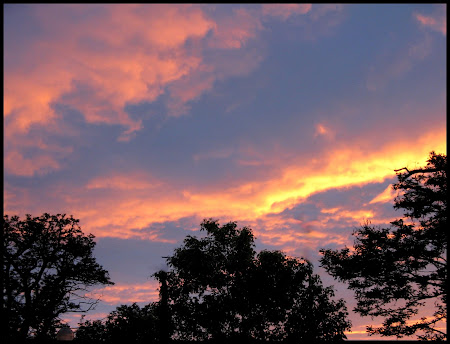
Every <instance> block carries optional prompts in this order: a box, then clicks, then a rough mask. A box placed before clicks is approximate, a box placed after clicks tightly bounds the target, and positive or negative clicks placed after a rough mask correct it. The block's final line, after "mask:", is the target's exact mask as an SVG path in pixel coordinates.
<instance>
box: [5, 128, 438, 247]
mask: <svg viewBox="0 0 450 344" xmlns="http://www.w3.org/2000/svg"><path fill="white" fill-rule="evenodd" d="M356 147H358V145H357V144H356V143H355V142H353V143H350V146H348V145H344V144H341V145H340V146H337V145H336V147H335V148H334V149H333V150H330V151H329V152H328V154H326V155H325V156H323V158H322V159H321V160H316V161H315V162H311V161H310V162H308V163H305V160H304V159H303V158H299V160H298V161H296V160H292V159H291V160H290V161H289V160H288V161H287V162H286V163H285V164H284V165H282V164H280V166H278V167H277V169H276V170H274V171H273V172H272V173H269V174H266V175H264V176H262V177H259V178H260V179H257V178H253V181H251V182H249V181H248V180H245V179H242V180H240V179H239V178H235V179H233V180H232V181H231V182H230V181H226V180H224V181H220V180H216V181H214V183H213V184H201V186H196V185H194V184H188V183H183V182H182V181H179V182H177V183H173V182H171V181H169V180H158V179H157V178H154V177H153V176H152V175H151V174H149V173H148V172H144V171H139V172H138V171H130V172H129V173H124V172H122V173H120V174H111V173H110V174H109V175H107V176H101V175H99V176H96V177H94V178H92V179H91V180H89V181H88V182H87V183H86V184H85V185H84V186H83V187H76V188H74V189H73V190H67V185H65V190H66V191H65V192H61V191H59V190H58V191H57V192H56V190H55V192H54V194H55V196H54V197H57V198H55V205H54V206H56V208H57V209H60V208H61V207H62V208H65V209H70V211H71V213H72V214H73V215H74V216H76V217H78V218H80V219H82V221H83V223H82V226H83V228H85V230H86V231H88V232H92V233H93V234H94V235H96V236H97V237H105V236H109V237H119V238H130V237H136V238H141V239H146V240H153V241H161V242H174V240H171V239H167V238H166V237H164V235H163V234H164V233H162V232H160V231H159V230H156V229H151V228H150V227H151V225H152V224H154V223H161V222H165V221H177V220H179V219H181V218H184V217H195V218H199V219H202V218H205V217H214V218H219V219H221V221H222V222H223V221H227V220H236V219H239V221H250V222H252V221H255V220H256V219H266V218H265V217H266V215H268V214H274V213H280V212H282V211H284V210H286V209H289V208H292V207H293V206H295V205H296V204H298V203H299V202H301V201H302V200H303V199H306V198H307V197H309V196H311V195H313V194H315V193H318V192H323V191H326V190H329V189H334V188H347V187H352V186H357V185H365V184H368V183H379V182H382V181H384V180H385V179H386V178H391V177H394V176H395V172H394V169H398V168H400V167H403V166H405V165H406V166H411V165H414V166H415V164H416V163H419V164H420V165H423V164H424V163H425V161H426V159H427V158H428V155H429V152H430V151H431V150H435V151H437V152H445V151H446V131H445V128H443V127H441V128H440V129H433V130H431V131H430V132H427V133H424V134H423V135H422V136H421V137H417V138H416V139H415V140H414V141H413V142H411V141H410V140H404V141H403V140H400V141H397V142H391V143H389V144H386V145H385V146H381V147H379V148H378V149H377V150H372V151H366V150H359V149H358V148H356ZM180 185H183V187H182V188H180ZM29 197H30V199H29V200H28V203H26V204H25V203H23V204H22V203H21V204H20V206H17V207H16V206H14V204H13V203H12V204H11V208H10V210H11V211H16V210H15V209H18V208H20V209H26V211H27V212H29V211H32V212H35V213H39V212H43V211H47V210H48V209H47V208H48V204H46V205H43V204H42V202H39V201H38V200H37V199H35V196H33V195H30V196H29ZM380 197H381V196H380ZM369 204H376V203H375V201H373V202H371V203H369ZM20 209H18V210H19V211H20ZM332 211H334V213H333V212H332ZM371 211H373V210H371V209H369V208H367V209H365V208H363V209H361V210H360V211H358V212H348V211H346V210H345V209H335V210H330V209H328V210H327V209H325V210H324V214H326V213H327V212H328V213H329V214H330V215H332V216H333V217H336V216H340V217H341V218H343V219H345V218H347V219H353V221H357V222H358V223H361V222H362V221H364V219H367V218H371V217H372V215H373V217H377V216H376V213H371ZM266 220H267V219H266ZM274 221H276V220H274ZM280 221H281V220H280ZM279 223H282V221H281V222H279ZM273 226H274V227H276V222H274V224H273ZM314 230H315V231H321V230H322V228H321V227H320V226H319V225H317V226H316V228H314ZM266 236H267V235H266ZM267 237H268V236H267ZM289 240H291V239H286V240H285V239H282V238H280V239H279V241H280V242H281V241H284V242H288V241H289Z"/></svg>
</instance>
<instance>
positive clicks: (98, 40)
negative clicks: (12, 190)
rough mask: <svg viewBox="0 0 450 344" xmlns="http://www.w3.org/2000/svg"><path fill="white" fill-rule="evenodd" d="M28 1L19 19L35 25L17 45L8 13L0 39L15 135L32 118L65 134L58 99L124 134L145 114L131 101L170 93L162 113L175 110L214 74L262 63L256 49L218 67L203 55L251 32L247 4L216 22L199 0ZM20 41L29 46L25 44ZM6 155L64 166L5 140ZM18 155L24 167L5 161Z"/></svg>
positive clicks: (31, 169) (9, 123)
mask: <svg viewBox="0 0 450 344" xmlns="http://www.w3.org/2000/svg"><path fill="white" fill-rule="evenodd" d="M30 9H31V13H32V19H33V20H30V21H29V22H30V23H31V24H24V25H30V26H31V25H34V27H32V29H33V30H34V31H35V32H36V34H35V35H34V36H32V37H33V39H30V38H26V39H27V41H25V38H22V39H23V40H24V41H23V42H22V45H19V44H18V43H17V42H16V41H14V36H15V35H16V32H17V29H16V28H15V26H16V25H17V23H12V19H11V21H9V22H8V23H9V26H8V30H7V37H6V42H5V51H6V53H5V59H6V61H7V68H5V90H4V103H5V106H4V116H5V119H6V120H5V125H6V132H7V133H8V137H7V138H8V140H9V143H10V144H11V145H14V144H17V143H18V142H20V140H21V139H22V138H23V137H26V136H27V135H29V133H30V130H31V129H32V128H39V130H40V131H41V132H45V133H48V135H51V136H55V135H64V131H62V128H64V127H65V123H66V122H67V119H66V118H64V116H63V114H61V113H60V112H58V111H55V106H54V105H55V104H60V105H63V106H65V107H68V108H70V109H73V110H76V111H78V113H80V114H81V115H82V116H83V118H84V120H85V121H86V123H88V124H96V125H99V124H101V125H109V126H111V125H118V126H120V127H121V128H123V131H122V133H121V134H120V136H119V138H118V139H119V140H122V141H128V140H129V139H130V138H132V137H133V136H134V135H135V134H136V132H138V131H140V130H142V128H143V120H144V119H145V118H144V117H141V118H134V117H133V116H131V115H130V114H129V113H127V112H126V111H125V107H126V105H127V104H138V103H140V102H154V101H155V100H157V99H158V98H159V97H160V96H161V95H163V94H165V93H166V94H168V95H169V99H168V101H167V107H168V110H169V112H168V114H169V115H172V116H179V115H182V114H184V113H186V111H187V109H188V106H187V103H188V102H190V101H192V100H195V99H197V98H198V97H199V96H200V95H201V94H203V93H204V92H206V91H207V90H209V89H211V88H212V87H213V85H214V82H215V80H216V79H217V78H227V77H228V76H229V75H230V74H231V75H238V74H239V73H241V71H242V72H244V73H248V72H249V71H251V70H252V69H253V68H254V67H251V65H257V64H258V63H259V59H258V58H256V59H255V58H254V59H245V58H244V59H243V61H244V62H243V63H240V62H239V61H240V59H239V57H238V56H236V58H234V59H233V60H232V61H233V62H232V63H234V68H228V69H224V68H223V66H221V64H220V60H219V61H218V62H215V61H213V60H208V61H206V60H205V56H204V55H203V54H204V50H205V49H219V48H220V49H222V50H223V49H225V50H226V49H240V48H242V47H243V44H245V42H247V41H248V40H249V39H252V38H254V37H255V35H256V33H257V31H258V30H260V26H259V24H258V20H256V19H252V17H251V16H250V15H249V14H248V13H247V12H246V11H244V10H236V11H233V13H232V15H231V17H225V18H222V19H221V20H218V21H217V22H215V21H214V20H213V19H212V18H210V17H208V14H206V13H205V11H204V10H203V8H202V6H196V5H187V4H180V5H156V4H155V5H153V4H152V5H125V4H119V5H116V4H113V5H111V4H110V5H79V4H70V5H48V4H47V5H43V4H41V5H32V6H30ZM168 23H170V25H168ZM208 35H212V36H213V38H208ZM212 43H214V44H216V45H217V46H213V44H212ZM23 46H27V51H21V50H23ZM16 57H17V58H16ZM216 63H217V64H216ZM240 64H244V65H243V66H240ZM25 148H26V147H25ZM42 150H43V151H46V149H44V148H43V149H42ZM5 155H6V157H7V164H6V169H7V171H8V173H12V174H19V175H26V176H32V175H34V174H35V173H40V172H43V170H45V171H47V170H55V169H58V168H60V164H59V163H58V161H57V160H50V159H48V158H47V157H48V156H49V154H46V153H45V152H43V153H42V154H41V158H39V159H29V160H26V159H25V158H24V156H23V155H24V153H23V151H22V149H17V148H16V150H15V151H12V150H10V149H6V151H5ZM18 159H19V160H20V159H21V160H23V161H24V162H25V165H26V167H25V168H24V169H23V171H19V170H18V169H17V168H15V167H14V166H13V165H11V164H12V163H13V161H14V160H18Z"/></svg>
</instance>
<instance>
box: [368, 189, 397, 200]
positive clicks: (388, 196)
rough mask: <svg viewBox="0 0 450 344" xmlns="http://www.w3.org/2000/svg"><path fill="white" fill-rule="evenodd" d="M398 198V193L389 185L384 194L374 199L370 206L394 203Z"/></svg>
mask: <svg viewBox="0 0 450 344" xmlns="http://www.w3.org/2000/svg"><path fill="white" fill-rule="evenodd" d="M396 196H397V192H396V191H395V190H394V189H392V185H389V186H388V187H387V188H386V189H385V190H384V191H383V192H382V193H380V194H379V195H377V196H376V197H375V198H374V199H372V200H371V201H370V202H369V204H373V203H387V202H393V200H394V198H395V197H396Z"/></svg>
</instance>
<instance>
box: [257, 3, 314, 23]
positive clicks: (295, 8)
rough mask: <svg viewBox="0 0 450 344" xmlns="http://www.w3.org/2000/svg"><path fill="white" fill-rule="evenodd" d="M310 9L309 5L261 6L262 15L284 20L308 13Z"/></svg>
mask: <svg viewBox="0 0 450 344" xmlns="http://www.w3.org/2000/svg"><path fill="white" fill-rule="evenodd" d="M311 7H312V5H311V4H263V5H262V14H263V16H271V17H278V18H280V19H281V20H286V19H288V18H289V17H291V16H294V15H299V14H306V13H308V12H309V11H311Z"/></svg>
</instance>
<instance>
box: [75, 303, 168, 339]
mask: <svg viewBox="0 0 450 344" xmlns="http://www.w3.org/2000/svg"><path fill="white" fill-rule="evenodd" d="M158 333H159V320H158V313H157V303H150V304H148V305H146V306H144V307H142V308H140V307H139V306H138V305H137V304H136V303H133V304H132V305H130V306H127V305H121V306H119V307H117V308H116V310H114V311H112V312H111V313H110V314H109V315H108V316H107V318H106V320H104V321H101V320H93V321H90V320H86V321H83V319H82V320H81V321H80V323H79V327H78V330H77V335H76V341H77V342H80V343H139V344H141V343H142V344H143V343H146V344H147V343H156V342H158V339H159V338H158Z"/></svg>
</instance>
